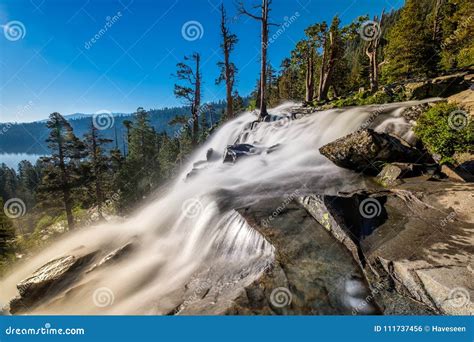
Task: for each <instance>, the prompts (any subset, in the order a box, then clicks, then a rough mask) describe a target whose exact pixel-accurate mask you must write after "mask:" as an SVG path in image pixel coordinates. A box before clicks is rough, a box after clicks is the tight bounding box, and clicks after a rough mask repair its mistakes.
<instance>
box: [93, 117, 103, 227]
mask: <svg viewBox="0 0 474 342" xmlns="http://www.w3.org/2000/svg"><path fill="white" fill-rule="evenodd" d="M96 130H97V129H96V128H95V127H94V125H92V137H91V138H92V151H93V152H92V159H93V160H92V163H93V172H94V176H95V198H96V204H97V214H98V215H99V220H103V219H104V216H103V215H102V207H101V206H102V202H103V197H102V187H101V179H100V170H99V157H98V155H97V132H96Z"/></svg>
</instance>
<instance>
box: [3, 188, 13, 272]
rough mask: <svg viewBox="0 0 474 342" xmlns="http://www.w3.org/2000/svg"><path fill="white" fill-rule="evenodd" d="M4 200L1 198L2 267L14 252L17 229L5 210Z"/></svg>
mask: <svg viewBox="0 0 474 342" xmlns="http://www.w3.org/2000/svg"><path fill="white" fill-rule="evenodd" d="M3 206H4V203H3V198H2V197H0V265H1V264H2V263H3V262H4V260H5V259H7V258H8V257H9V254H11V253H12V252H13V245H12V240H13V239H14V238H15V229H14V227H13V224H12V222H11V221H10V219H9V218H8V217H7V216H6V215H5V212H4V210H3Z"/></svg>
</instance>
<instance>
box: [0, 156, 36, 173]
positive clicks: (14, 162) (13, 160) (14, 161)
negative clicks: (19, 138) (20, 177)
mask: <svg viewBox="0 0 474 342" xmlns="http://www.w3.org/2000/svg"><path fill="white" fill-rule="evenodd" d="M40 157H43V155H41V154H28V153H0V164H1V163H5V164H7V166H8V167H11V168H13V169H15V170H17V169H18V163H19V162H21V161H22V160H28V161H29V162H31V163H32V164H35V163H36V161H37V160H38V158H40Z"/></svg>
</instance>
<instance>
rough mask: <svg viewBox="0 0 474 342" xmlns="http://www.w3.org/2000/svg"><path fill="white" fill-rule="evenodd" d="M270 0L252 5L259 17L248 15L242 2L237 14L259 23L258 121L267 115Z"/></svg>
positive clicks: (263, 0)
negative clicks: (259, 11) (259, 13)
mask: <svg viewBox="0 0 474 342" xmlns="http://www.w3.org/2000/svg"><path fill="white" fill-rule="evenodd" d="M271 4H272V0H262V4H261V5H254V6H253V7H252V8H253V9H260V10H261V15H260V16H258V15H255V14H253V13H250V12H249V11H247V9H246V8H245V6H244V4H243V2H240V3H239V4H238V12H239V14H241V15H245V16H248V17H250V18H252V19H255V20H258V21H260V23H261V32H262V33H261V65H260V87H259V93H260V97H259V99H260V120H262V119H263V118H265V116H267V115H268V112H267V98H266V96H267V51H268V32H269V29H268V28H269V26H270V25H275V24H272V23H270V22H269V21H268V19H269V14H270V5H271Z"/></svg>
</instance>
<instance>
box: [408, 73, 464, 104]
mask: <svg viewBox="0 0 474 342" xmlns="http://www.w3.org/2000/svg"><path fill="white" fill-rule="evenodd" d="M467 76H468V74H467V73H459V74H454V75H447V76H440V77H436V78H433V79H430V80H424V81H418V82H409V83H406V84H405V85H404V87H405V97H406V98H407V99H408V100H422V99H426V98H429V97H448V96H451V95H453V94H456V93H459V92H461V91H464V90H467V89H469V86H470V83H469V80H468V79H467V78H466V77H467Z"/></svg>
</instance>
